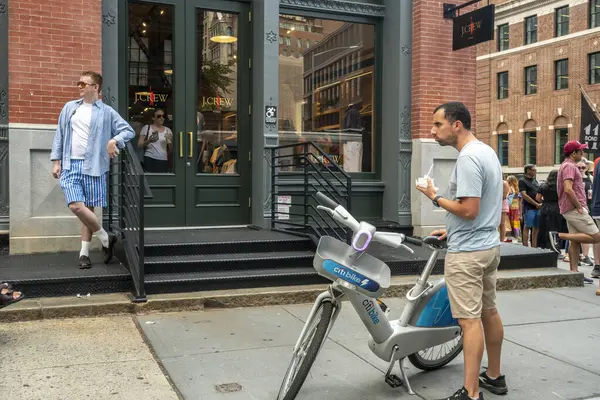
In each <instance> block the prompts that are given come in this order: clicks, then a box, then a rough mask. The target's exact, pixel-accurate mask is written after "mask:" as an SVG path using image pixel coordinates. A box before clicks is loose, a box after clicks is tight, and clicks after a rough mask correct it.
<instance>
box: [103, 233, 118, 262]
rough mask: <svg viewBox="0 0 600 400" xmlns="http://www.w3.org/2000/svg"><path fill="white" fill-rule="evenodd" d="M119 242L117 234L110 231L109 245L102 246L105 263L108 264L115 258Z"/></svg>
mask: <svg viewBox="0 0 600 400" xmlns="http://www.w3.org/2000/svg"><path fill="white" fill-rule="evenodd" d="M116 243H117V235H115V234H114V233H112V232H108V247H104V246H102V254H104V264H108V263H109V262H110V260H112V258H113V251H114V249H115V244H116Z"/></svg>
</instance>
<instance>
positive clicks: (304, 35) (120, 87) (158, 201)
mask: <svg viewBox="0 0 600 400" xmlns="http://www.w3.org/2000/svg"><path fill="white" fill-rule="evenodd" d="M65 4H66V3H65ZM98 6H100V4H98ZM65 7H66V6H65ZM411 7H412V2H411V1H397V0H362V1H357V0H354V1H342V0H252V1H250V0H239V1H230V0H145V1H138V0H128V1H125V0H102V1H101V10H100V7H98V9H95V10H90V13H94V14H95V13H97V12H98V11H100V12H101V20H102V23H101V37H102V40H101V45H99V46H98V49H99V50H100V51H101V53H102V58H101V69H102V75H103V77H104V85H103V88H102V97H103V100H104V101H105V102H106V103H108V104H110V105H111V106H112V107H114V108H115V109H116V110H117V111H118V112H119V113H120V114H121V115H122V116H123V117H124V118H125V119H126V120H127V121H129V122H130V124H131V125H132V127H133V128H134V130H135V132H136V138H135V139H134V141H133V142H134V144H135V145H136V147H137V152H138V153H137V154H138V156H139V157H140V158H141V159H142V160H143V161H144V165H143V167H144V171H145V174H146V177H147V180H148V183H149V186H150V189H151V191H152V198H148V199H146V201H145V203H146V204H145V210H146V212H145V216H144V223H145V226H146V227H149V228H156V229H160V228H184V227H206V226H212V227H222V226H249V225H254V226H259V227H268V226H269V218H270V217H271V189H272V186H271V151H270V149H271V148H273V147H275V146H281V145H285V144H292V143H299V142H300V143H302V142H314V143H316V144H317V145H318V146H319V147H320V148H321V149H322V150H323V151H324V152H325V153H326V154H327V156H328V158H329V159H331V160H333V161H334V162H335V163H337V164H338V165H340V166H341V167H342V168H343V169H344V171H346V172H347V173H348V174H350V176H351V177H352V192H351V197H352V212H353V213H354V214H355V215H356V216H357V217H360V218H369V219H372V220H377V219H380V220H386V221H393V222H396V223H399V224H400V225H401V226H405V227H410V226H411V210H410V208H411V201H410V200H411V199H410V192H411V189H410V165H411V132H410V110H411V52H410V51H406V49H410V48H411V38H412V36H411V32H412V9H411ZM18 12H23V10H19V9H15V13H18ZM20 21H22V20H20ZM15 26H16V25H15ZM90 51H94V50H93V49H91V50H90ZM14 54H16V53H14ZM98 67H99V66H97V67H95V66H94V65H90V67H89V68H91V69H94V68H98ZM78 68H79V67H78ZM98 69H99V68H98ZM77 70H78V69H77ZM73 73H75V72H73ZM67 78H69V81H70V80H71V79H70V76H67V75H65V80H67ZM72 79H76V77H74V78H72ZM14 82H17V81H16V80H15V81H14ZM61 84H62V83H61ZM64 85H65V86H67V83H66V82H65V83H64ZM68 87H70V86H68ZM15 88H17V86H15ZM42 89H43V87H42ZM16 90H17V89H15V91H16ZM25 95H26V93H25ZM15 107H16V108H11V110H19V108H18V105H17V106H15ZM55 109H56V110H58V109H59V105H54V107H53V109H52V110H51V111H52V112H49V113H48V116H47V117H46V118H45V119H44V121H47V122H41V123H43V124H51V121H53V120H54V118H53V116H54V111H55ZM13 114H14V113H13ZM32 115H33V114H32ZM17 117H18V116H17ZM10 118H11V120H12V121H14V120H15V119H14V117H13V116H12V115H11V117H10ZM30 119H31V120H32V121H33V120H34V119H35V118H33V117H31V118H30ZM18 122H19V123H11V125H10V127H9V128H10V136H11V139H10V146H11V147H10V148H11V174H10V175H11V180H13V178H14V180H22V179H25V175H27V176H32V177H33V178H32V179H31V180H29V181H27V180H24V182H26V184H24V185H23V186H20V187H16V186H15V187H14V188H13V187H12V185H11V197H13V196H14V197H15V198H17V197H19V196H21V195H26V194H27V193H32V194H33V193H38V192H39V195H36V196H33V195H32V199H34V200H32V202H30V204H29V203H18V204H17V203H15V204H14V206H15V207H14V210H13V209H11V211H10V214H11V216H10V224H11V226H10V235H11V252H13V249H14V252H15V253H21V252H38V251H57V250H68V249H71V247H72V245H71V244H72V243H75V244H76V240H73V239H76V238H77V229H76V227H75V228H73V229H72V228H71V225H73V220H72V216H71V215H70V214H69V213H68V210H66V208H65V207H64V203H63V200H62V198H61V196H60V190H59V189H60V188H59V187H57V186H56V185H55V182H54V181H52V180H50V179H48V178H47V175H45V174H46V173H47V171H45V170H44V168H45V166H47V165H48V164H46V160H47V158H48V155H47V149H46V148H47V147H49V143H50V142H48V140H51V138H52V130H53V129H54V127H53V126H51V125H41V124H37V125H36V124H34V123H29V122H28V123H26V124H25V123H20V120H19V121H18ZM36 138H39V139H36ZM0 139H1V138H0ZM46 142H48V143H46ZM38 148H39V149H40V150H39V151H38V150H36V149H38ZM13 160H14V163H13ZM27 163H29V164H31V165H32V166H31V167H30V168H29V169H27V168H22V167H19V166H18V165H21V164H23V165H25V164H27ZM17 164H18V165H17ZM29 164H27V165H29ZM38 164H39V168H38V167H37V165H38ZM13 165H14V167H13ZM34 167H35V169H36V170H37V169H39V170H40V171H41V172H40V173H39V174H37V173H36V174H33V173H31V174H30V173H29V172H28V171H30V170H31V171H32V170H33V169H34ZM42 170H44V171H42ZM291 172H294V171H291ZM298 175H299V176H298V179H299V180H301V179H302V178H301V177H300V175H301V174H298ZM21 176H22V178H21ZM294 179H295V178H294V177H293V173H292V174H291V180H292V181H293V180H294ZM13 189H14V190H13ZM299 191H300V193H301V192H302V187H301V186H300V187H299ZM11 200H12V199H11ZM11 207H12V205H11ZM56 229H59V230H60V232H63V233H62V235H61V237H62V238H63V239H64V240H62V239H61V237H59V236H56V235H55V234H53V233H52V234H51V235H50V234H49V233H48V232H53V230H56ZM49 236H52V240H50V239H48V237H49ZM50 242H51V243H50ZM63 242H64V243H63Z"/></svg>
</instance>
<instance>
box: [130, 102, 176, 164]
mask: <svg viewBox="0 0 600 400" xmlns="http://www.w3.org/2000/svg"><path fill="white" fill-rule="evenodd" d="M164 124H165V112H164V110H162V109H160V108H157V109H155V110H154V114H153V115H152V124H151V125H146V126H145V127H143V128H142V132H141V134H140V137H139V139H138V146H139V147H140V148H141V149H143V151H144V170H145V171H146V172H150V173H165V174H166V173H168V172H169V157H170V156H171V155H172V153H173V132H171V130H170V129H169V128H167V127H166V126H165V125H164Z"/></svg>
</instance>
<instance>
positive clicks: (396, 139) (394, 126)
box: [381, 0, 412, 226]
mask: <svg viewBox="0 0 600 400" xmlns="http://www.w3.org/2000/svg"><path fill="white" fill-rule="evenodd" d="M384 3H385V13H386V14H385V19H384V22H383V49H384V52H383V88H382V90H383V96H382V97H383V104H382V107H383V121H382V128H383V129H382V131H383V138H382V156H381V157H382V159H381V161H382V165H383V168H382V173H381V178H382V180H383V181H384V182H385V193H384V195H383V218H384V219H386V220H389V221H396V222H398V223H399V224H400V225H403V226H410V225H411V212H410V206H411V197H410V193H411V187H412V183H411V178H410V165H411V159H412V155H411V153H412V135H411V75H412V71H411V70H412V1H411V0H385V2H384Z"/></svg>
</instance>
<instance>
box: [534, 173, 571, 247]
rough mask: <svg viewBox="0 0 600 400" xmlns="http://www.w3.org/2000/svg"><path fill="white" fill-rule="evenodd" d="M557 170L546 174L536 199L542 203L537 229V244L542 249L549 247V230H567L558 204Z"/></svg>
mask: <svg viewBox="0 0 600 400" xmlns="http://www.w3.org/2000/svg"><path fill="white" fill-rule="evenodd" d="M557 177H558V170H557V169H555V170H552V171H550V173H549V174H548V178H547V179H546V182H544V183H542V184H541V185H540V189H539V191H538V194H537V196H536V201H537V202H541V203H542V207H541V208H540V220H539V222H540V227H539V231H538V238H537V245H538V247H539V248H542V249H551V248H552V246H551V245H550V241H549V232H551V231H556V232H568V231H567V222H566V221H565V219H564V218H563V216H562V215H560V208H559V206H558V189H557V186H556V181H557Z"/></svg>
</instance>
